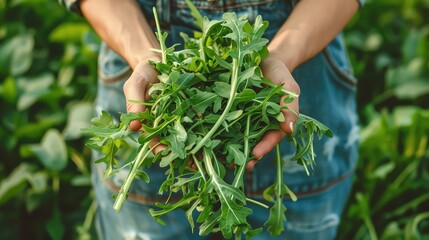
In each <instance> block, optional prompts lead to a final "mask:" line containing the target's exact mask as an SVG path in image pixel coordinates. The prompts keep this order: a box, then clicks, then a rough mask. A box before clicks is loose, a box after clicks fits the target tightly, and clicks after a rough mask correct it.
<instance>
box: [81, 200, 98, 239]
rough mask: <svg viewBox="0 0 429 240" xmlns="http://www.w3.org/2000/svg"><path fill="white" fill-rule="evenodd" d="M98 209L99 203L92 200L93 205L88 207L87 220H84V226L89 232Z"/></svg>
mask: <svg viewBox="0 0 429 240" xmlns="http://www.w3.org/2000/svg"><path fill="white" fill-rule="evenodd" d="M96 210H97V204H96V203H95V200H93V201H92V203H91V206H89V208H88V212H86V216H85V220H84V222H83V225H82V228H83V229H85V231H86V232H89V230H90V228H91V224H92V220H93V219H94V215H95V211H96Z"/></svg>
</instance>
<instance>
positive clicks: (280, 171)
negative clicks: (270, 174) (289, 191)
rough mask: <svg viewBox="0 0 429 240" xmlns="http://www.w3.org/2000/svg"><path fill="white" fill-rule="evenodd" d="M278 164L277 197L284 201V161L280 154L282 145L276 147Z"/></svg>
mask: <svg viewBox="0 0 429 240" xmlns="http://www.w3.org/2000/svg"><path fill="white" fill-rule="evenodd" d="M276 164H277V189H276V196H277V198H280V199H282V198H283V193H282V186H283V161H282V158H281V154H280V144H277V145H276Z"/></svg>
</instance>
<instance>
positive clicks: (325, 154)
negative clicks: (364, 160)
mask: <svg viewBox="0 0 429 240" xmlns="http://www.w3.org/2000/svg"><path fill="white" fill-rule="evenodd" d="M192 2H193V3H194V4H195V5H196V7H197V8H198V9H199V10H200V11H201V13H202V14H203V15H206V16H208V17H209V18H210V19H216V18H220V17H221V16H222V14H223V13H224V12H225V11H235V12H236V13H237V14H238V15H244V14H246V15H247V16H248V18H249V20H250V21H252V20H254V19H255V18H256V16H257V15H261V16H262V18H263V19H264V20H268V21H269V22H270V24H269V27H268V29H267V31H266V33H265V37H266V38H268V39H272V38H273V36H274V35H275V34H276V32H277V31H278V29H279V28H280V27H281V25H282V24H283V23H284V22H285V20H286V19H287V17H288V16H289V14H290V12H291V11H292V9H293V5H294V2H293V1H292V0H290V1H287V0H286V1H280V0H278V1H276V0H271V1H269V0H265V1H264V0H259V1H258V0H250V1H249V0H247V1H244V0H243V1H239V0H236V1H220V0H215V1H213V0H209V1H192ZM139 3H140V6H141V9H142V11H143V12H144V15H145V16H146V18H147V19H148V22H153V20H152V19H153V14H152V7H153V6H157V9H158V11H159V15H160V18H161V21H162V25H163V26H165V30H166V31H168V32H169V39H168V40H169V41H170V43H173V42H174V43H176V42H182V40H181V38H180V37H179V33H180V32H185V33H188V34H189V35H191V34H192V31H193V24H192V23H193V17H192V16H191V14H190V11H189V10H188V8H187V6H186V4H185V0H175V1H164V0H161V1H155V0H152V1H150V0H140V1H139ZM98 61H99V81H98V84H99V85H98V96H97V100H96V110H97V111H96V112H97V114H99V113H100V112H101V110H105V111H108V112H110V113H111V114H113V115H114V116H115V117H116V118H117V119H118V117H119V116H118V112H125V111H126V109H125V97H124V94H123V90H122V87H123V84H124V82H125V81H126V80H127V78H128V77H129V76H130V74H131V72H132V70H131V68H130V67H129V66H128V64H127V63H126V62H125V61H124V60H123V59H122V58H121V57H120V56H118V55H117V54H116V53H115V52H114V51H112V50H111V49H110V48H108V47H107V46H106V45H105V44H103V45H102V48H101V51H100V55H99V60H98ZM293 76H294V78H295V79H296V81H297V82H298V84H299V86H300V88H301V95H300V98H299V101H300V102H299V106H300V112H301V113H304V114H306V115H309V116H311V117H313V118H315V119H318V120H319V121H321V122H322V123H324V124H326V125H327V126H328V127H329V128H330V129H331V130H332V131H333V133H334V137H332V138H323V139H322V140H320V141H319V140H316V141H315V143H314V151H315V153H316V165H315V167H314V171H313V172H312V173H311V175H310V176H307V174H306V173H305V171H304V168H303V167H302V166H300V165H298V164H297V163H295V162H292V161H289V159H290V158H291V156H292V154H293V152H294V150H293V149H292V148H291V146H290V144H288V143H286V142H282V143H281V153H282V157H283V161H284V163H285V164H284V169H283V174H284V181H285V183H286V184H287V185H288V186H289V187H290V188H291V189H292V190H293V191H294V192H295V193H296V195H297V196H298V201H297V202H292V201H291V200H290V199H286V200H285V204H286V207H287V212H286V217H287V222H286V223H285V229H286V231H284V232H283V234H282V235H281V236H279V237H276V238H274V237H272V236H270V235H269V234H268V233H267V232H266V231H264V232H262V233H261V234H259V235H258V236H257V237H255V238H254V239H300V240H305V239H309V240H310V239H311V240H313V239H324V240H325V239H334V238H335V235H336V231H337V227H338V225H339V221H340V218H341V213H342V211H343V208H344V205H345V203H346V201H347V198H348V194H349V192H350V189H351V183H352V176H353V173H354V168H355V165H356V161H357V156H358V155H357V153H358V151H357V150H358V148H357V147H358V145H357V144H358V139H359V137H358V136H359V135H358V117H357V113H356V101H355V98H356V79H355V78H354V77H353V73H352V68H351V66H350V62H349V60H348V56H347V53H346V50H345V47H344V42H343V40H342V36H341V34H340V35H338V36H337V37H336V38H335V39H334V40H333V41H332V42H331V43H330V44H329V45H328V46H327V47H326V48H325V49H324V50H323V51H322V52H320V53H319V54H317V55H316V56H315V57H313V58H312V59H310V60H309V61H307V62H306V63H304V64H302V65H301V66H300V67H298V68H297V69H296V70H295V71H294V72H293ZM93 168H94V169H93V170H94V171H93V178H92V180H93V184H94V188H95V196H96V201H97V203H98V206H99V208H98V210H99V211H98V212H97V219H96V226H97V231H98V234H99V237H100V239H103V240H106V239H112V240H117V239H151V240H161V239H176V240H179V239H184V240H185V239H186V240H187V239H204V238H203V237H200V236H198V229H195V233H192V232H191V229H190V227H189V223H188V221H187V219H186V217H185V214H184V211H182V210H176V211H174V212H172V213H170V214H168V215H167V216H164V218H163V220H164V221H165V222H166V223H167V226H162V225H160V224H158V223H157V222H156V221H155V220H153V218H152V217H151V216H150V214H149V209H150V208H152V207H154V203H155V202H163V201H165V197H164V196H160V195H157V191H158V187H159V185H160V183H161V182H162V181H163V179H164V178H165V175H164V174H163V172H164V171H165V170H163V169H159V168H157V167H156V166H153V167H152V168H151V169H150V171H149V175H150V177H151V182H150V183H149V184H146V183H144V182H142V181H140V180H136V181H135V182H134V183H133V184H132V186H131V189H130V193H129V197H128V200H127V201H126V202H125V204H124V205H123V207H122V210H121V212H120V213H119V214H118V213H116V212H115V211H114V210H113V208H112V205H113V199H112V194H114V193H115V192H117V191H118V190H119V187H120V185H121V184H122V182H123V180H124V178H125V176H126V174H127V173H126V171H122V172H120V173H119V174H117V175H115V176H114V177H112V178H111V179H109V180H107V181H105V180H104V179H103V177H102V172H103V166H102V165H100V164H98V165H96V166H93ZM275 176H276V172H275V161H274V152H271V153H270V154H267V155H266V156H264V158H263V159H261V160H260V161H259V163H258V164H257V165H256V167H255V168H254V170H253V171H252V172H250V173H247V174H246V194H247V196H249V197H250V198H254V199H257V200H262V196H261V194H262V191H263V190H264V189H265V188H266V187H267V186H269V185H271V184H272V183H273V181H274V180H275ZM249 207H251V208H252V209H253V214H252V215H251V216H249V219H248V220H249V222H250V223H251V224H252V226H254V227H255V228H256V227H259V226H262V225H263V223H264V222H265V221H266V220H267V219H268V210H267V209H264V208H261V207H259V206H255V205H252V204H249ZM212 239H220V237H219V236H215V237H212Z"/></svg>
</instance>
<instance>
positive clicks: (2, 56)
mask: <svg viewBox="0 0 429 240" xmlns="http://www.w3.org/2000/svg"><path fill="white" fill-rule="evenodd" d="M33 48H34V38H33V36H32V35H30V34H21V35H17V36H15V37H13V38H11V39H10V40H8V41H7V42H6V43H4V44H2V46H1V47H0V70H2V71H4V72H6V71H7V70H9V72H10V73H11V74H12V75H15V76H16V75H22V74H23V73H25V72H27V71H28V70H29V69H30V67H31V64H32V61H33Z"/></svg>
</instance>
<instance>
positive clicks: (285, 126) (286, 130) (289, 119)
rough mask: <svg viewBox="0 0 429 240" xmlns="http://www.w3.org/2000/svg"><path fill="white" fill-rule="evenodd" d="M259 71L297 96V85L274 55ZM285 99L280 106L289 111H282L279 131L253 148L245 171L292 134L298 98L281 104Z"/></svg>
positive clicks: (267, 136) (266, 135)
mask: <svg viewBox="0 0 429 240" xmlns="http://www.w3.org/2000/svg"><path fill="white" fill-rule="evenodd" d="M261 69H262V72H263V74H264V77H265V78H267V79H268V80H270V81H272V82H273V83H275V84H278V85H280V84H284V85H283V88H284V89H286V90H288V91H291V92H294V93H296V94H298V95H299V93H300V89H299V85H298V83H297V82H296V81H295V79H294V78H293V77H292V74H291V71H290V70H289V69H288V68H287V66H286V65H285V64H284V63H283V62H282V61H281V60H280V59H278V58H276V57H275V55H270V56H269V57H267V58H266V59H264V60H263V62H262V63H261ZM285 97H287V96H283V97H282V98H281V100H280V105H281V106H287V107H288V108H289V109H291V110H286V109H284V110H282V112H283V115H284V117H285V121H284V122H281V123H280V127H281V130H270V131H268V132H267V133H265V135H264V136H263V137H262V139H261V140H260V141H259V143H258V144H256V146H255V147H254V148H253V150H252V154H253V155H254V156H255V160H250V161H249V163H247V166H246V169H247V170H248V171H250V170H252V169H253V167H254V166H255V164H256V163H257V161H258V160H259V159H261V158H262V157H263V156H264V155H265V154H267V153H268V152H270V151H271V150H272V149H273V148H274V147H275V146H276V145H277V144H278V143H279V142H280V141H281V140H282V138H283V137H284V136H285V135H286V134H292V132H293V126H294V124H295V121H296V119H297V118H298V115H297V114H298V113H299V106H298V98H295V99H294V101H293V102H291V103H289V104H287V105H286V104H284V102H283V100H284V98H285Z"/></svg>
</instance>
